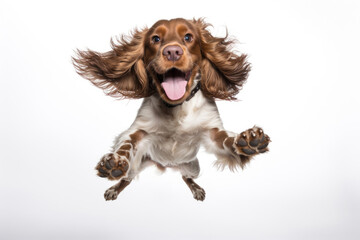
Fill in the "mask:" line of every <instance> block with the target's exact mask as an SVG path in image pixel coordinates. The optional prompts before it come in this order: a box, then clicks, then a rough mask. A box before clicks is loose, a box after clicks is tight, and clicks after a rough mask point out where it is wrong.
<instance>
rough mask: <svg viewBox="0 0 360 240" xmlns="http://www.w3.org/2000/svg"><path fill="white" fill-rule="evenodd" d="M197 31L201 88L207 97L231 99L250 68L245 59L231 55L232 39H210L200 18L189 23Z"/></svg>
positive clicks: (211, 37)
mask: <svg viewBox="0 0 360 240" xmlns="http://www.w3.org/2000/svg"><path fill="white" fill-rule="evenodd" d="M193 23H194V24H195V25H196V26H197V28H198V31H199V36H200V38H201V40H200V46H201V52H202V55H203V59H202V63H201V76H202V77H201V89H202V91H203V93H204V94H205V95H206V96H208V97H213V98H219V99H224V100H234V99H236V98H235V95H236V94H237V93H238V92H239V91H240V89H241V87H242V85H243V84H244V82H245V81H246V79H247V76H248V73H249V71H250V69H251V67H250V64H249V63H248V62H247V61H246V58H247V56H246V55H244V54H242V55H240V56H238V55H236V54H235V53H233V52H231V51H230V50H231V49H230V47H231V45H232V44H233V41H232V40H229V39H227V37H228V35H227V34H226V36H225V37H223V38H218V37H213V36H212V35H211V33H210V32H209V31H208V30H207V29H206V28H207V27H208V26H210V24H207V23H205V22H204V20H203V19H198V20H195V19H194V20H193Z"/></svg>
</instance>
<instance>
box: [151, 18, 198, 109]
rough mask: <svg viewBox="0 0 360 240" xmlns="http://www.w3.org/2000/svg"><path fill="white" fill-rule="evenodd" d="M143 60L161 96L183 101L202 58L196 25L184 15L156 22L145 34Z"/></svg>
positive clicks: (167, 100)
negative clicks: (183, 16)
mask: <svg viewBox="0 0 360 240" xmlns="http://www.w3.org/2000/svg"><path fill="white" fill-rule="evenodd" d="M144 62H145V65H146V66H147V70H148V73H149V74H150V75H151V78H152V79H153V83H154V85H155V87H156V90H157V91H158V93H159V95H160V97H161V98H162V99H163V100H164V101H166V102H168V103H169V104H179V103H181V102H183V101H184V100H185V99H186V98H187V97H188V96H189V94H190V91H191V87H192V86H193V82H194V78H195V75H196V74H197V73H198V72H199V65H200V62H201V50H200V39H199V33H198V31H197V29H196V26H195V25H194V24H193V23H191V22H189V21H186V20H184V19H173V20H170V21H167V20H161V21H158V22H157V23H155V24H154V25H153V26H152V27H151V28H150V29H149V31H148V32H147V34H146V37H145V54H144Z"/></svg>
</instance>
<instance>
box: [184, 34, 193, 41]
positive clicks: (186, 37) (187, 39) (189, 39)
mask: <svg viewBox="0 0 360 240" xmlns="http://www.w3.org/2000/svg"><path fill="white" fill-rule="evenodd" d="M184 40H185V42H191V41H192V40H193V36H192V35H191V34H190V33H188V34H186V35H185V37H184Z"/></svg>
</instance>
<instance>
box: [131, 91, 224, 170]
mask: <svg viewBox="0 0 360 240" xmlns="http://www.w3.org/2000/svg"><path fill="white" fill-rule="evenodd" d="M159 101H161V100H159V98H156V97H150V98H147V99H145V100H144V102H143V104H142V107H141V108H140V110H139V112H138V116H137V118H136V120H135V122H134V123H133V125H132V126H131V129H142V130H144V131H146V132H147V133H148V135H147V137H146V138H147V142H148V143H149V144H148V146H147V147H148V150H147V152H146V153H147V154H148V155H150V157H151V158H152V159H153V160H154V161H157V162H159V163H161V164H162V165H164V166H169V165H178V164H179V163H184V162H190V161H193V160H194V159H195V158H196V154H197V152H198V150H199V147H200V145H201V142H202V138H203V137H204V133H205V132H207V131H208V130H209V129H211V128H215V127H217V128H222V122H221V120H220V117H219V114H218V110H217V107H216V105H215V103H214V102H213V101H209V100H208V99H206V98H205V97H204V96H203V95H202V93H201V92H198V93H197V94H196V95H195V96H194V97H193V98H192V99H191V100H190V101H187V102H184V103H183V104H182V105H180V106H176V107H173V108H168V107H166V106H165V105H164V104H163V103H161V102H159Z"/></svg>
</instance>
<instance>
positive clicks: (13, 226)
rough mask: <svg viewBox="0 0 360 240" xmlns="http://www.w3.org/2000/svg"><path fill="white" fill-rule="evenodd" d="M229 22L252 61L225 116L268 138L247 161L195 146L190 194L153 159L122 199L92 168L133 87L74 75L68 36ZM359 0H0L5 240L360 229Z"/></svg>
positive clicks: (128, 111) (75, 44) (251, 235)
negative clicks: (102, 85)
mask: <svg viewBox="0 0 360 240" xmlns="http://www.w3.org/2000/svg"><path fill="white" fill-rule="evenodd" d="M174 17H183V18H189V19H191V18H193V17H196V18H198V17H206V19H207V21H208V22H210V23H212V24H213V26H214V28H211V31H212V32H213V34H215V35H217V36H223V35H224V33H225V29H226V27H227V28H228V30H229V33H230V35H231V36H233V37H235V38H237V39H238V40H239V44H238V45H237V46H236V49H237V50H239V51H241V52H244V53H247V54H248V55H249V61H250V62H251V63H252V66H253V70H252V72H251V74H250V77H249V79H248V82H247V83H246V84H245V86H244V89H243V90H242V91H241V92H240V94H239V95H238V98H239V100H240V101H237V102H220V101H219V102H218V106H219V109H220V113H221V116H222V119H223V121H224V125H225V127H226V128H227V129H229V130H231V131H237V132H241V131H243V130H245V129H247V128H249V127H252V126H253V125H254V124H257V125H260V126H261V127H263V128H264V130H265V131H266V132H267V133H268V134H269V135H270V137H271V139H272V143H271V145H270V149H271V151H270V152H269V153H267V154H264V155H261V156H258V157H257V158H256V159H255V160H254V161H252V162H251V164H250V165H249V166H247V168H246V169H245V170H244V171H239V172H236V173H232V172H230V171H229V170H225V171H223V172H220V171H217V170H216V169H215V168H214V167H212V164H213V162H214V160H215V157H214V156H213V155H208V154H206V153H204V151H201V152H200V153H199V159H200V164H201V167H202V171H201V176H200V177H199V179H198V181H197V182H198V183H199V185H201V186H202V187H204V188H205V190H206V191H207V196H206V199H205V201H204V202H197V201H195V200H194V199H193V198H192V195H191V193H190V191H189V189H188V188H187V186H186V185H185V184H184V183H183V181H182V180H181V177H180V175H179V173H177V172H172V171H167V172H166V173H165V174H163V175H159V174H158V172H157V170H156V169H155V168H150V169H147V170H146V171H145V172H143V173H142V174H141V176H140V177H139V179H138V180H136V181H134V182H133V183H132V184H131V185H130V186H129V187H128V188H127V189H126V190H125V191H124V192H122V193H121V194H120V195H119V198H118V199H117V200H116V201H113V202H105V200H104V198H103V193H104V191H105V190H106V189H107V188H108V187H110V186H111V185H112V184H114V183H113V182H109V181H107V180H104V179H101V178H98V177H97V176H96V175H95V170H94V167H95V165H96V163H97V162H98V160H99V159H100V157H101V156H102V155H103V154H105V153H107V152H108V151H109V149H110V146H111V145H112V140H113V138H114V137H115V136H116V135H117V134H119V133H120V132H121V131H123V130H125V129H126V128H127V127H128V126H129V125H130V124H131V122H132V121H133V119H134V117H135V115H136V112H137V109H138V107H139V106H140V103H141V100H125V101H116V100H114V99H112V98H110V97H107V96H105V95H104V94H103V93H102V92H101V90H99V89H96V88H95V87H93V86H92V85H91V84H90V83H89V82H88V81H87V80H84V79H82V78H81V77H80V76H78V75H77V74H76V73H75V71H74V68H73V66H72V64H71V56H72V55H73V53H74V52H73V51H74V50H75V49H76V48H79V49H86V48H87V47H88V48H90V49H93V50H96V51H108V50H109V49H110V44H109V41H110V38H111V37H115V36H119V34H121V33H125V34H128V33H129V32H130V30H132V29H133V28H134V27H139V28H141V27H144V26H151V25H152V24H153V23H155V22H156V21H157V20H159V19H164V18H165V19H169V18H174ZM359 32H360V4H359V1H344V0H339V1H313V0H311V1H305V0H301V1H253V0H252V1H224V0H221V1H203V2H200V1H194V0H192V1H160V0H157V1H120V0H118V1H98V2H93V1H81V2H66V1H58V2H55V1H54V2H51V1H44V2H39V1H5V2H4V1H1V3H0V81H1V85H0V106H1V108H0V110H1V118H0V130H1V132H0V144H1V145H0V147H1V151H0V160H1V161H0V188H1V189H0V190H1V191H0V196H1V197H0V238H1V239H85V238H86V239H359V238H360V230H359V221H360V209H359V201H360V190H359V189H360V176H359V170H360V169H359V168H360V164H359V161H360V151H359V144H360V143H359V136H360V131H359V122H360V114H359V109H360V100H359V95H358V94H359V86H360V84H359V81H360V74H359V67H360V65H359V57H360V47H359V45H360V33H359Z"/></svg>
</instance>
